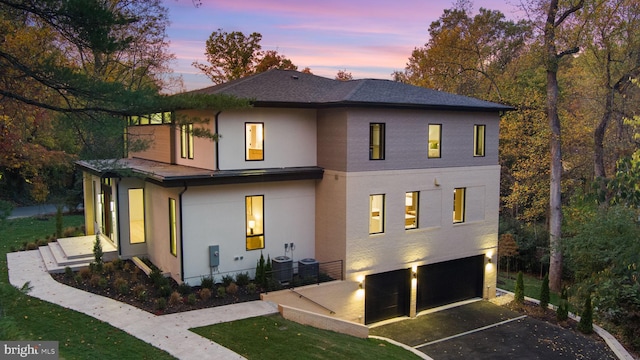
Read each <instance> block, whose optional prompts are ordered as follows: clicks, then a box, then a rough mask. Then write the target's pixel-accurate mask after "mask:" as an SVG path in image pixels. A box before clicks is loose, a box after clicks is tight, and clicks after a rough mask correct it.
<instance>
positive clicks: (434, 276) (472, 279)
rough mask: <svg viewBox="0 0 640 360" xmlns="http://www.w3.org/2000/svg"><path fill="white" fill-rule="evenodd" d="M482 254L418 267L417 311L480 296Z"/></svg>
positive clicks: (482, 267) (482, 277)
mask: <svg viewBox="0 0 640 360" xmlns="http://www.w3.org/2000/svg"><path fill="white" fill-rule="evenodd" d="M483 281H484V256H483V255H479V256H472V257H468V258H462V259H456V260H451V261H445V262H440V263H435V264H429V265H424V266H420V267H418V288H417V299H416V303H417V311H422V310H426V309H430V308H434V307H437V306H441V305H446V304H450V303H454V302H458V301H462V300H468V299H472V298H476V297H482V284H483Z"/></svg>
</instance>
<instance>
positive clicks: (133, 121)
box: [127, 112, 172, 126]
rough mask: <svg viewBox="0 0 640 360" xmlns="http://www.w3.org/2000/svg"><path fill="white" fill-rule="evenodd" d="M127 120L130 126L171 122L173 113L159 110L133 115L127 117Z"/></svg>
mask: <svg viewBox="0 0 640 360" xmlns="http://www.w3.org/2000/svg"><path fill="white" fill-rule="evenodd" d="M127 120H128V124H129V126H137V125H158V124H170V123H171V122H172V114H171V113H170V112H159V113H153V114H144V115H132V116H129V117H127Z"/></svg>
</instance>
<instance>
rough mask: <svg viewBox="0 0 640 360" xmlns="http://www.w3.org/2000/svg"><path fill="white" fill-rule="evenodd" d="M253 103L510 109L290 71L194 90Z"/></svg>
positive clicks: (430, 92)
mask: <svg viewBox="0 0 640 360" xmlns="http://www.w3.org/2000/svg"><path fill="white" fill-rule="evenodd" d="M191 93H195V94H227V95H233V96H237V97H240V98H248V99H252V100H253V104H254V105H255V106H284V107H312V108H323V107H337V106H362V107H396V108H398V107H399V108H418V109H441V110H466V111H507V110H513V108H512V107H509V106H506V105H502V104H497V103H493V102H489V101H484V100H480V99H476V98H472V97H468V96H461V95H454V94H450V93H445V92H442V91H436V90H432V89H427V88H423V87H419V86H413V85H408V84H403V83H400V82H395V81H391V80H379V79H361V80H349V81H339V80H333V79H328V78H324V77H320V76H316V75H313V74H306V73H301V72H298V71H293V70H269V71H266V72H263V73H259V74H255V75H251V76H248V77H245V78H242V79H238V80H233V81H230V82H228V83H224V84H220V85H216V86H211V87H208V88H204V89H200V90H194V91H191Z"/></svg>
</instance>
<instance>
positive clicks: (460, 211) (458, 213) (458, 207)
mask: <svg viewBox="0 0 640 360" xmlns="http://www.w3.org/2000/svg"><path fill="white" fill-rule="evenodd" d="M464 193H465V188H455V189H453V222H454V223H461V222H464Z"/></svg>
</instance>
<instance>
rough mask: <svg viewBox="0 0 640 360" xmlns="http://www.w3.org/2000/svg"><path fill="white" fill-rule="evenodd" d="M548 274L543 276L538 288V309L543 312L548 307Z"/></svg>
mask: <svg viewBox="0 0 640 360" xmlns="http://www.w3.org/2000/svg"><path fill="white" fill-rule="evenodd" d="M549 299H550V294H549V274H545V275H544V278H543V279H542V286H541V287H540V307H541V308H543V309H544V310H546V309H547V307H548V306H549Z"/></svg>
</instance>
